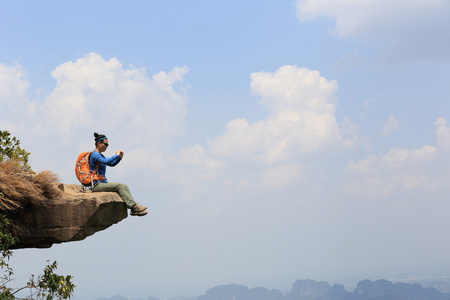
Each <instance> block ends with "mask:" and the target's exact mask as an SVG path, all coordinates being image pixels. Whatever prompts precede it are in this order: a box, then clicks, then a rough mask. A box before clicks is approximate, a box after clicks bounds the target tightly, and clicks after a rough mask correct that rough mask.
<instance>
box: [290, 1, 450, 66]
mask: <svg viewBox="0 0 450 300" xmlns="http://www.w3.org/2000/svg"><path fill="white" fill-rule="evenodd" d="M296 4H297V17H298V19H299V20H300V22H307V21H311V20H314V19H316V18H318V17H321V16H326V17H331V18H333V19H335V20H336V27H335V29H334V31H335V33H336V34H337V35H339V36H341V37H346V38H356V39H363V40H366V41H373V42H377V43H385V44H389V45H390V46H389V49H390V50H391V52H392V51H394V50H395V49H396V50H397V51H398V52H399V53H403V55H405V53H408V55H415V56H416V57H419V56H420V57H435V56H446V57H448V53H447V52H448V50H449V48H450V44H449V43H448V39H449V37H450V35H449V33H448V30H447V28H448V27H449V26H450V18H449V15H450V14H449V13H450V3H449V2H448V1H446V0H430V1H422V0H412V1H407V0H401V1H395V2H393V1H388V0H381V1H380V0H367V1H351V0H320V1H316V0H297V2H296ZM400 49H402V50H403V51H400ZM405 50H408V51H407V52H406V51H405ZM399 53H397V54H399Z"/></svg>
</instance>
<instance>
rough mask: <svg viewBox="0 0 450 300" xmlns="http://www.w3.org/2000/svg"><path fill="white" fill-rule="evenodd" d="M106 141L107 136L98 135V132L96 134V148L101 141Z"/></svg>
mask: <svg viewBox="0 0 450 300" xmlns="http://www.w3.org/2000/svg"><path fill="white" fill-rule="evenodd" d="M104 139H106V135H104V134H98V133H97V132H95V133H94V140H95V146H97V144H98V142H99V141H101V140H104Z"/></svg>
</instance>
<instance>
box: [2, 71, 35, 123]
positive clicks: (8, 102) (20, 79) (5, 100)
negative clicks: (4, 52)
mask: <svg viewBox="0 0 450 300" xmlns="http://www.w3.org/2000/svg"><path fill="white" fill-rule="evenodd" d="M27 78H28V74H27V72H26V70H25V69H24V68H23V67H22V66H21V65H20V64H18V63H13V64H12V65H11V66H8V65H5V64H2V63H0V105H1V107H2V109H1V111H0V125H2V126H4V127H3V128H4V129H8V130H15V129H16V128H18V127H20V125H18V124H17V123H18V122H14V121H18V120H21V118H19V119H18V120H15V119H13V118H11V116H12V115H15V116H22V115H25V114H26V112H27V111H28V108H27V103H28V98H27V97H26V92H27V89H28V87H29V85H30V84H29V82H28V79H27ZM2 123H3V124H2Z"/></svg>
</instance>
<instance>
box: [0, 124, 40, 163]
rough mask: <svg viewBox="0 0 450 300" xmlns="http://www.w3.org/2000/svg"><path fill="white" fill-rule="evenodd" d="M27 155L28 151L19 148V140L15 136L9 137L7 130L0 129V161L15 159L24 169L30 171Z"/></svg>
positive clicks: (28, 154)
mask: <svg viewBox="0 0 450 300" xmlns="http://www.w3.org/2000/svg"><path fill="white" fill-rule="evenodd" d="M29 156H30V153H29V152H27V151H25V150H24V149H22V148H20V141H19V140H18V139H17V138H16V137H13V138H11V133H9V131H1V130H0V162H2V161H5V160H8V159H12V160H15V161H17V162H18V163H19V164H20V166H21V167H22V168H23V169H24V170H28V171H31V167H30V165H29V164H28V157H29ZM31 172H32V171H31Z"/></svg>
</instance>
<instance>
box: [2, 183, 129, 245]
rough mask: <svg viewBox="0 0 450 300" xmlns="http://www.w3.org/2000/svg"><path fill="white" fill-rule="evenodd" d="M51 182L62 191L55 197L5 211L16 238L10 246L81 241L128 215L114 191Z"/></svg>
mask: <svg viewBox="0 0 450 300" xmlns="http://www.w3.org/2000/svg"><path fill="white" fill-rule="evenodd" d="M54 185H55V186H56V187H57V188H58V189H59V190H60V191H61V193H59V196H58V197H55V198H53V199H45V200H41V201H32V202H29V203H28V204H27V205H26V206H24V207H22V208H21V209H20V210H17V211H15V212H14V213H10V214H8V218H9V220H10V221H11V223H12V224H13V227H14V228H15V233H16V236H17V237H18V239H19V242H18V243H17V244H15V245H14V246H13V249H20V248H50V247H51V246H52V245H53V244H58V243H65V242H72V241H80V240H83V239H85V238H86V237H88V236H90V235H93V234H94V233H95V232H97V231H101V230H104V229H106V228H108V227H110V226H111V225H113V224H116V223H118V222H120V221H121V220H123V219H125V218H126V217H127V216H128V212H127V207H126V205H125V203H124V202H123V200H122V199H121V198H120V197H119V195H118V194H117V193H91V192H89V191H87V192H83V191H82V189H81V185H75V184H61V183H59V184H58V183H54Z"/></svg>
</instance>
